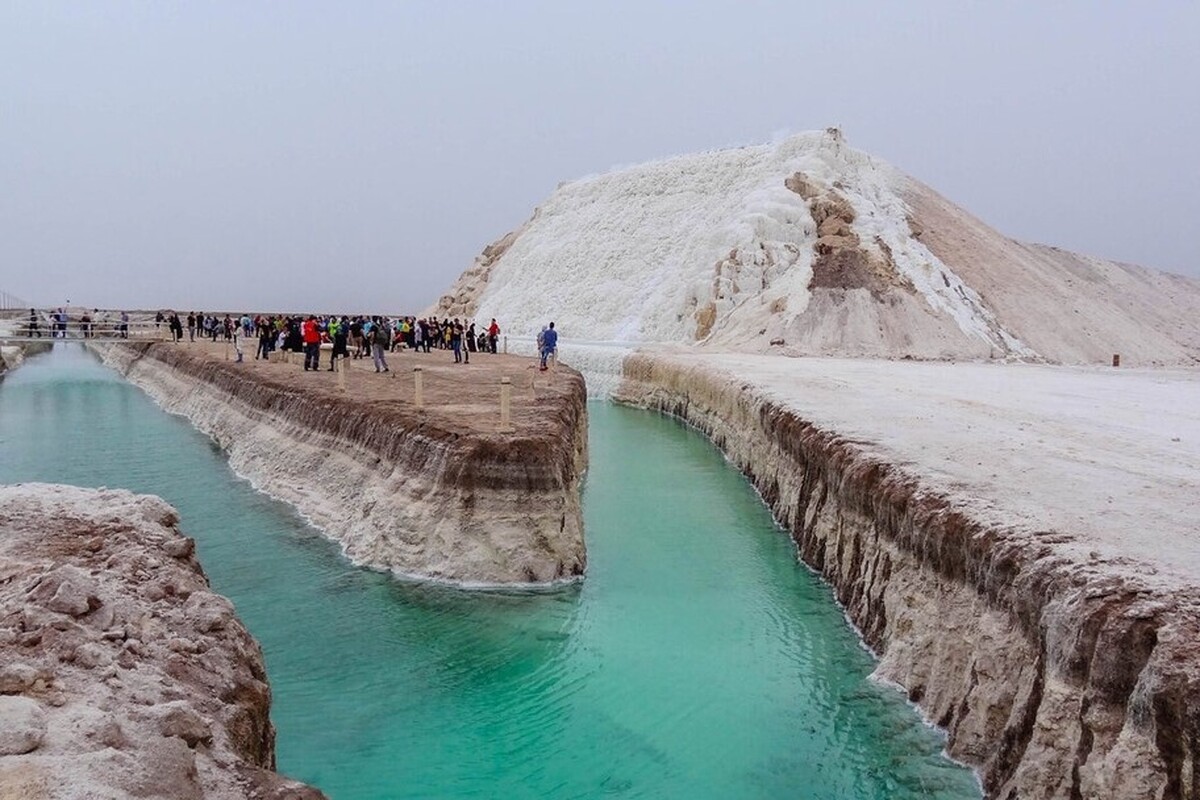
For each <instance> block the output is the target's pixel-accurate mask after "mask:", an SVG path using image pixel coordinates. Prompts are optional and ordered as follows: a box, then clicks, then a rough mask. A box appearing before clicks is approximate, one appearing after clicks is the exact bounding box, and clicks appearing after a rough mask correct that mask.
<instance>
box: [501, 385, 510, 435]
mask: <svg viewBox="0 0 1200 800" xmlns="http://www.w3.org/2000/svg"><path fill="white" fill-rule="evenodd" d="M512 430H513V426H512V381H511V380H509V379H508V378H501V379H500V431H501V432H502V433H510V432H512Z"/></svg>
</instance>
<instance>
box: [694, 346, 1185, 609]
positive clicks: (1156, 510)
mask: <svg viewBox="0 0 1200 800" xmlns="http://www.w3.org/2000/svg"><path fill="white" fill-rule="evenodd" d="M678 358H679V360H681V361H684V362H694V363H701V364H704V365H706V366H709V367H714V368H717V369H719V370H721V371H723V372H728V373H730V374H731V376H734V377H736V379H738V381H739V382H747V383H749V384H751V385H752V386H753V387H757V388H758V389H759V390H760V391H761V392H762V394H763V395H764V396H766V397H768V398H769V399H771V400H773V401H775V402H777V403H779V404H781V405H783V406H785V407H788V408H790V409H793V410H795V411H796V412H797V413H798V414H799V415H800V416H802V417H803V418H805V419H807V420H809V421H811V422H813V423H815V424H817V425H819V426H821V427H823V428H826V429H828V430H832V431H834V432H837V433H839V434H841V435H843V436H845V437H848V438H851V439H854V440H857V441H860V442H862V443H863V445H864V446H865V447H866V448H867V449H868V450H869V451H871V452H873V453H875V454H877V455H879V456H880V457H881V458H883V459H885V460H886V461H888V462H890V463H895V464H898V465H900V466H902V467H904V468H906V469H907V470H908V471H910V472H912V473H914V474H916V475H918V476H920V477H921V478H922V480H923V481H924V483H925V485H927V486H929V487H930V488H932V489H934V490H936V491H940V492H944V493H945V494H947V495H948V496H949V497H950V498H951V499H952V500H954V501H956V502H960V503H961V504H963V505H964V506H967V507H969V509H970V510H971V511H972V513H973V514H974V515H975V516H976V517H977V518H980V519H981V520H983V521H987V522H991V523H994V524H1001V525H1014V524H1016V525H1024V526H1028V527H1030V528H1032V529H1034V530H1046V531H1054V532H1061V533H1068V534H1071V535H1073V536H1075V537H1077V539H1078V543H1077V544H1076V545H1073V546H1071V547H1069V548H1068V549H1075V550H1077V552H1078V554H1079V555H1080V556H1083V557H1087V556H1090V555H1093V554H1096V555H1099V556H1100V557H1105V558H1121V557H1125V558H1132V559H1135V560H1136V561H1139V562H1142V563H1143V564H1145V565H1149V566H1150V567H1151V568H1152V569H1153V570H1155V571H1157V572H1158V573H1159V575H1160V576H1162V577H1164V578H1167V577H1171V578H1175V579H1182V581H1183V582H1184V583H1186V584H1188V585H1192V586H1195V585H1197V583H1200V369H1172V370H1122V369H1112V368H1087V367H1052V366H1044V365H1014V364H1010V365H990V364H970V363H964V364H954V363H923V362H922V363H909V362H888V361H866V360H846V359H816V358H812V359H810V358H796V359H793V358H778V357H769V356H752V355H741V354H713V355H696V356H689V355H680V356H679V357H678ZM1171 582H1172V583H1174V582H1175V581H1174V580H1172V581H1171Z"/></svg>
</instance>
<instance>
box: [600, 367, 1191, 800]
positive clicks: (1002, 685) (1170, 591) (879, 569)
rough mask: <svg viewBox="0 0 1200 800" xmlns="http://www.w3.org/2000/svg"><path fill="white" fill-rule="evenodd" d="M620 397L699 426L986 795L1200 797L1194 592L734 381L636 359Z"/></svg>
mask: <svg viewBox="0 0 1200 800" xmlns="http://www.w3.org/2000/svg"><path fill="white" fill-rule="evenodd" d="M624 374H625V381H624V382H623V384H622V387H621V388H620V390H619V391H618V392H617V395H616V397H617V399H618V400H620V401H622V402H626V403H629V404H633V405H637V406H642V407H646V408H650V409H657V410H660V411H664V412H667V413H670V414H674V415H676V416H678V417H680V418H682V419H684V420H686V421H687V422H689V423H691V424H692V425H694V426H696V427H697V428H699V429H700V430H701V431H703V432H704V433H706V434H707V435H708V436H710V437H711V438H712V439H713V441H714V442H715V443H716V444H717V445H718V446H720V447H721V448H722V449H723V450H724V451H725V452H726V453H727V454H728V456H729V457H730V459H731V460H732V461H734V462H735V463H736V464H737V465H738V467H739V468H741V469H742V470H743V471H744V472H745V473H746V474H747V475H749V476H750V477H751V479H752V480H753V481H754V483H755V485H756V486H757V488H758V489H759V491H760V492H761V493H762V496H763V498H764V500H765V501H766V502H767V503H768V504H769V505H770V507H771V509H772V511H773V512H774V514H775V516H776V518H777V519H778V520H779V521H780V523H781V524H782V525H783V526H784V527H785V528H786V529H787V530H788V531H789V532H790V534H791V536H792V538H793V539H794V541H795V542H796V546H797V548H798V552H799V555H800V557H801V558H802V559H803V560H804V561H805V562H806V563H808V564H809V565H810V566H812V567H813V569H815V570H817V571H818V572H820V573H821V575H822V576H823V577H824V578H825V579H826V580H827V581H829V583H830V584H831V585H832V586H833V587H834V591H835V593H836V595H837V597H838V600H839V601H840V602H841V603H842V604H843V605H844V607H845V609H846V612H847V614H848V616H849V617H850V619H851V620H852V621H853V622H854V624H855V625H856V626H857V627H858V628H859V630H860V631H861V632H862V634H863V636H864V638H865V640H866V641H867V643H868V644H869V645H870V646H871V647H872V648H873V649H874V650H875V651H876V652H877V653H878V654H879V656H880V662H879V665H878V667H877V670H876V673H877V675H878V676H880V677H882V678H884V679H887V680H891V681H894V682H896V683H897V684H899V685H900V686H902V687H904V689H905V690H906V691H907V692H908V695H909V697H910V698H911V699H912V700H913V701H914V702H916V703H917V704H918V705H919V706H920V707H921V708H922V709H923V710H924V712H925V713H926V714H927V715H928V716H929V718H930V719H931V720H933V721H934V722H936V723H937V724H938V725H940V726H942V727H944V728H945V729H946V730H947V731H948V733H949V751H950V753H951V754H952V755H953V756H954V757H956V758H958V759H960V760H962V761H964V762H966V763H969V764H971V765H973V766H975V767H977V768H978V770H979V772H980V774H981V777H982V780H983V783H984V786H985V789H986V792H987V795H988V796H989V797H994V798H1005V799H1006V800H1015V799H1016V798H1033V797H1037V798H1063V799H1064V800H1067V799H1068V798H1101V797H1104V798H1107V797H1114V798H1115V797H1120V798H1195V797H1200V772H1198V771H1197V769H1196V766H1197V765H1196V754H1197V749H1198V748H1200V660H1198V659H1197V658H1196V656H1195V645H1196V642H1197V641H1200V639H1198V637H1200V590H1197V589H1196V588H1195V586H1194V585H1187V584H1174V585H1172V584H1169V583H1167V582H1164V581H1163V580H1160V579H1159V578H1158V576H1156V575H1155V572H1154V570H1153V569H1151V568H1147V567H1143V566H1139V565H1138V564H1137V563H1132V562H1129V561H1128V560H1119V559H1113V558H1110V557H1105V556H1102V555H1100V554H1099V553H1096V552H1092V553H1089V552H1088V548H1087V547H1086V543H1082V544H1084V545H1085V546H1079V545H1080V544H1081V543H1080V542H1078V541H1076V539H1075V537H1073V536H1071V535H1069V534H1066V533H1057V532H1051V531H1034V530H1029V529H1026V528H1022V527H1021V526H1019V525H1011V526H1009V525H999V524H995V523H989V522H984V521H981V520H980V519H979V518H977V517H976V516H974V515H972V514H971V513H970V512H969V511H968V510H967V509H965V508H964V507H962V505H961V504H957V503H955V502H954V501H953V499H952V498H950V497H948V496H946V495H944V494H939V493H938V492H936V491H933V490H931V489H930V488H929V487H928V486H927V485H926V484H925V483H924V481H923V479H922V478H921V477H920V476H918V475H916V474H914V473H912V472H911V471H909V470H907V469H906V468H905V467H903V466H899V465H897V464H895V463H888V462H885V461H884V460H882V459H880V458H878V457H877V456H875V455H872V454H871V453H870V452H869V450H868V448H866V447H864V446H863V445H862V443H859V442H857V441H855V440H852V439H848V438H845V437H842V436H839V435H837V434H836V433H834V432H833V431H831V430H828V429H822V428H820V427H818V426H817V425H814V424H812V423H811V422H809V421H806V420H805V419H803V418H802V417H801V416H800V415H799V414H797V413H796V412H795V411H792V410H789V409H788V408H786V407H784V406H782V405H781V404H780V403H779V402H777V401H775V400H772V399H770V398H768V397H767V396H765V395H764V394H763V393H761V392H756V391H755V390H754V388H753V387H751V386H750V385H749V384H747V383H745V382H744V381H742V380H739V379H737V378H736V377H734V376H731V375H728V374H724V375H722V374H718V373H716V372H713V371H711V370H708V369H705V368H704V367H703V366H701V365H697V364H695V363H690V364H689V363H686V362H684V361H682V360H680V359H672V358H670V357H663V356H659V357H655V356H649V355H633V356H630V357H629V358H627V359H626V361H625V365H624Z"/></svg>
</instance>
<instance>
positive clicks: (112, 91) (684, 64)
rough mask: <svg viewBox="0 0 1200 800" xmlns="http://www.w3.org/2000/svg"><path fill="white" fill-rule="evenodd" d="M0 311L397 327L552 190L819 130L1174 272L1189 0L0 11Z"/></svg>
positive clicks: (1186, 197)
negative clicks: (298, 315) (369, 322)
mask: <svg viewBox="0 0 1200 800" xmlns="http://www.w3.org/2000/svg"><path fill="white" fill-rule="evenodd" d="M0 3H2V4H0V187H2V191H0V248H2V250H0V290H4V291H7V292H9V293H11V294H15V295H18V296H21V297H25V298H27V299H29V300H31V301H34V302H37V303H39V304H59V303H62V302H64V301H65V300H66V299H67V298H70V299H71V300H72V301H74V302H76V303H86V304H88V305H99V306H109V307H117V306H134V307H153V306H160V305H161V306H175V307H181V308H193V307H194V308H205V307H209V308H211V307H222V308H230V307H250V308H292V309H309V308H321V309H333V308H337V309H341V308H363V309H385V310H393V309H394V310H417V309H419V308H420V307H422V306H424V305H425V304H427V303H428V302H430V301H432V300H433V299H434V298H435V297H436V296H437V295H438V294H440V293H441V291H442V290H443V289H445V288H446V287H447V286H449V284H450V283H451V282H452V281H453V279H454V278H455V277H456V276H457V275H458V274H459V273H460V272H461V271H462V270H463V269H465V268H466V267H467V266H469V265H470V263H471V260H472V258H473V257H474V256H475V254H476V253H478V252H479V251H480V250H481V249H482V248H483V246H484V245H486V244H487V243H489V242H491V241H493V240H494V239H496V238H498V237H499V236H500V235H502V234H503V233H505V232H506V231H508V230H510V229H511V228H513V227H514V226H516V225H518V224H520V223H521V222H522V221H523V220H524V219H525V218H527V217H528V215H529V214H530V212H531V211H532V209H533V207H534V206H535V205H536V204H537V203H538V202H540V201H541V200H542V199H544V198H545V197H546V196H547V195H548V194H549V193H550V192H551V191H552V190H553V189H554V187H555V186H556V185H557V184H558V183H559V182H561V181H563V180H567V179H571V178H575V177H579V176H581V175H586V174H589V173H593V172H599V171H603V170H606V169H608V168H610V167H613V166H615V165H620V164H629V163H634V162H639V161H646V160H649V159H654V158H659V157H662V156H667V155H672V154H676V153H684V152H691V151H695V150H703V149H710V148H714V147H721V146H726V145H736V144H746V143H751V142H761V141H767V140H769V139H770V138H772V135H773V134H776V133H778V132H780V131H789V132H796V131H802V130H810V129H816V128H823V127H826V126H828V125H832V124H840V125H841V126H842V127H843V129H844V131H845V133H846V136H847V138H848V140H849V141H850V143H851V144H853V145H855V146H857V147H859V148H861V149H864V150H867V151H869V152H872V153H874V154H876V155H879V156H881V157H883V158H885V159H887V160H889V161H891V162H892V163H894V164H895V165H897V166H898V167H900V168H901V169H904V170H906V171H907V172H909V173H911V174H913V175H914V176H916V177H917V178H920V179H921V180H923V181H925V182H926V183H929V184H931V185H932V186H933V187H934V188H936V189H938V190H939V191H941V192H942V193H943V194H945V195H946V196H948V197H949V198H951V199H952V200H955V201H956V202H958V203H960V204H961V205H963V206H965V207H966V208H968V209H970V210H971V211H973V212H974V213H976V214H978V215H979V216H981V217H982V218H983V219H984V220H986V221H987V222H989V223H991V224H992V225H994V226H995V227H997V228H999V229H1000V230H1001V231H1003V232H1005V233H1007V234H1009V235H1012V236H1014V237H1017V238H1021V239H1027V240H1033V241H1039V242H1045V243H1050V244H1056V245H1060V246H1063V247H1067V248H1069V249H1074V250H1079V251H1082V252H1085V253H1089V254H1093V255H1100V256H1106V257H1111V258H1116V259H1120V260H1127V261H1134V262H1137V263H1142V264H1145V265H1147V266H1156V267H1160V268H1163V269H1168V270H1170V271H1173V272H1181V273H1184V274H1189V275H1200V224H1198V222H1197V219H1196V217H1197V215H1200V153H1198V152H1197V145H1198V143H1200V3H1197V2H1178V3H1170V2H1139V3H1132V2H1103V1H1101V0H1092V1H1091V2H1055V3H1046V2H1003V3H1001V2H993V3H968V2H904V3H899V2H884V1H883V0H879V2H875V3H847V2H829V1H828V0H824V1H823V2H820V3H805V2H799V1H798V0H792V1H791V2H699V1H698V2H692V3H684V2H675V3H668V2H604V3H601V2H593V3H588V4H583V3H573V2H562V1H560V2H504V3H501V2H405V3H400V2H395V3H340V2H339V3H333V2H329V3H312V2H289V3H260V4H253V3H245V2H237V3H222V2H212V3H209V2H206V3H167V2H146V3H127V2H121V3H116V2H95V3H44V2H35V1H33V0H31V1H30V2H21V3H18V2H12V1H11V0H0Z"/></svg>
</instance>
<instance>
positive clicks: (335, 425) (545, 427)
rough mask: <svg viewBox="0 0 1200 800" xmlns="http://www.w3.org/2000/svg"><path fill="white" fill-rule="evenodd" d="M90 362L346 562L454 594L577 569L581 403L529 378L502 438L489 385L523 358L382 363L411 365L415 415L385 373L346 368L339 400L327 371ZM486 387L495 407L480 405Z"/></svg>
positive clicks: (136, 353) (566, 375) (403, 386)
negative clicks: (299, 518)
mask: <svg viewBox="0 0 1200 800" xmlns="http://www.w3.org/2000/svg"><path fill="white" fill-rule="evenodd" d="M98 351H99V352H100V353H101V355H102V357H103V358H104V360H105V363H107V364H108V365H109V366H111V367H113V368H115V369H117V370H118V371H119V372H121V373H122V374H124V375H125V377H126V378H128V379H129V380H130V381H131V382H133V383H134V384H135V385H137V386H139V387H141V388H142V389H143V390H145V391H146V392H147V393H148V394H149V395H150V396H151V397H153V398H154V399H155V400H156V401H157V402H158V403H159V404H160V405H161V406H162V407H163V408H164V409H166V410H167V411H170V412H172V413H176V414H182V415H184V416H185V417H187V418H188V420H189V421H190V422H191V423H192V424H193V425H194V426H195V427H196V428H197V429H198V430H200V431H201V432H203V433H205V434H207V435H209V436H210V437H212V438H213V440H214V441H215V442H216V443H217V444H218V445H219V446H220V447H221V448H222V449H223V450H224V451H225V452H226V454H227V455H228V457H229V462H230V465H231V466H232V467H233V468H234V469H235V470H236V471H237V472H238V473H239V474H241V475H243V476H245V477H246V478H248V479H249V480H250V481H251V482H252V483H253V484H254V485H255V486H256V487H257V488H259V489H261V490H263V491H265V492H266V493H268V494H270V495H272V496H274V497H276V498H278V499H280V500H283V501H285V502H288V503H290V504H291V505H293V506H294V507H295V508H296V509H297V510H299V511H300V512H301V513H302V514H304V515H305V516H306V517H307V518H308V519H309V520H311V521H312V522H313V523H314V524H315V525H316V526H317V527H318V528H320V529H321V530H322V531H323V532H324V533H325V534H326V535H327V536H328V537H329V538H331V539H333V540H334V541H336V542H338V543H339V544H340V545H341V547H342V550H343V552H344V553H345V554H346V555H347V556H348V557H349V558H350V559H351V560H352V561H354V562H355V563H356V564H360V565H365V566H369V567H374V568H377V569H385V570H389V571H392V572H393V573H396V574H401V575H405V576H411V577H419V578H429V579H436V580H442V581H447V582H452V583H458V584H463V585H493V584H521V583H535V584H545V583H553V582H556V581H569V580H575V579H578V578H579V577H580V576H582V575H583V573H584V570H585V566H586V553H585V550H584V541H583V518H582V511H581V506H580V497H579V493H580V483H581V479H582V473H583V470H584V467H585V465H586V461H587V394H586V390H585V387H584V383H583V378H582V376H581V375H579V373H577V372H575V371H573V370H569V369H565V368H564V369H560V370H558V371H557V372H556V373H555V376H554V378H553V380H552V381H551V380H549V379H544V382H543V385H542V386H541V387H540V388H538V389H537V390H536V392H535V393H534V396H533V397H530V396H529V395H528V394H527V393H522V394H520V396H516V395H514V399H513V404H512V407H513V415H512V424H513V429H512V430H511V431H500V430H498V427H497V420H498V392H499V385H500V384H499V377H500V375H502V374H506V373H507V372H508V371H512V372H513V374H514V375H515V374H518V372H517V371H518V370H519V373H521V374H524V373H526V372H527V370H526V366H527V365H526V363H525V362H526V361H528V359H523V360H522V359H517V358H516V357H515V356H490V357H489V356H483V355H482V354H480V356H479V357H478V358H477V359H476V361H475V362H473V363H472V364H470V365H469V366H466V367H465V368H464V367H457V365H454V364H451V363H443V359H436V358H434V356H417V355H415V354H411V353H409V354H393V356H392V357H391V358H392V362H393V367H395V368H396V371H399V370H400V369H402V368H403V367H401V366H400V365H401V360H402V359H408V360H407V361H404V362H403V364H404V367H409V368H411V366H412V365H414V364H419V365H423V369H424V376H425V377H424V384H425V387H426V388H425V391H424V401H425V402H424V407H423V408H420V409H418V408H417V407H415V405H414V403H413V402H412V400H413V398H412V385H413V378H412V377H411V375H412V373H409V372H406V374H405V377H404V378H398V377H394V375H395V373H390V374H381V375H376V374H373V373H371V372H370V370H366V371H363V370H362V367H361V366H355V367H352V368H351V371H350V373H349V375H350V377H349V378H348V380H349V381H350V383H349V386H350V389H351V390H350V391H345V392H344V391H341V390H340V389H339V388H338V386H337V383H336V378H335V376H334V374H333V373H330V372H326V371H324V370H322V371H320V372H318V373H305V372H304V371H303V370H302V369H301V367H300V365H299V363H295V362H294V363H290V364H284V363H276V362H274V361H272V362H267V361H261V362H251V361H249V360H248V361H246V362H244V363H235V362H232V361H226V360H223V358H222V357H221V355H220V350H219V349H214V348H208V347H206V346H203V345H201V344H200V343H195V344H191V345H189V344H186V343H179V344H173V343H170V342H156V343H135V344H118V345H108V346H105V347H102V348H98ZM415 359H422V360H420V361H417V360H415ZM364 363H365V362H364ZM528 381H529V379H528V378H525V379H524V381H523V383H522V386H523V387H525V386H527V385H528ZM527 391H528V390H527V389H525V388H523V389H522V392H527ZM487 392H495V393H496V394H497V397H496V398H492V397H490V395H488V396H487V397H486V398H485V399H480V398H481V397H483V396H484V395H485V394H487Z"/></svg>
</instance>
